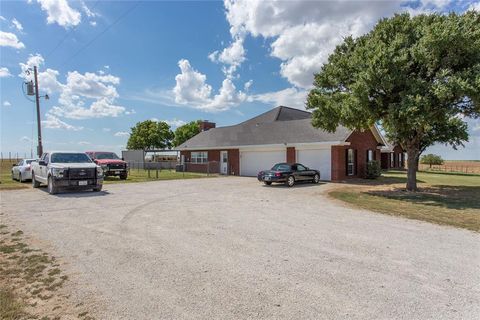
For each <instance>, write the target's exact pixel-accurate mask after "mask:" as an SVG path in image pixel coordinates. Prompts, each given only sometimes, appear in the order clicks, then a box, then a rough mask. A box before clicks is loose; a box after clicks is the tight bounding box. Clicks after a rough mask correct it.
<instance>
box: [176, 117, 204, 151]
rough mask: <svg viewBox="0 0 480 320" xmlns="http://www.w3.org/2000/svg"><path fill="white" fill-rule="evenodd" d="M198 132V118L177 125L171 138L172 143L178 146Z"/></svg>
mask: <svg viewBox="0 0 480 320" xmlns="http://www.w3.org/2000/svg"><path fill="white" fill-rule="evenodd" d="M199 133H200V120H197V121H191V122H189V123H187V124H184V125H183V126H180V127H178V128H177V129H176V130H175V138H174V139H173V145H174V146H175V147H178V146H179V145H181V144H182V143H184V142H185V141H187V140H188V139H190V138H192V137H194V136H196V135H197V134H199Z"/></svg>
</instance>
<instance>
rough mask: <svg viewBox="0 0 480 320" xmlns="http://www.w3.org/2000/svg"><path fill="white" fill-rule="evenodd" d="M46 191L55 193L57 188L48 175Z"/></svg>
mask: <svg viewBox="0 0 480 320" xmlns="http://www.w3.org/2000/svg"><path fill="white" fill-rule="evenodd" d="M47 188H48V193H50V194H55V193H57V188H56V187H55V182H54V181H53V178H52V176H49V177H48V186H47Z"/></svg>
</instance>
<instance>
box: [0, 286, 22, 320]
mask: <svg viewBox="0 0 480 320" xmlns="http://www.w3.org/2000/svg"><path fill="white" fill-rule="evenodd" d="M25 315H26V314H25V303H24V302H23V301H22V300H21V299H19V298H18V297H17V296H16V294H15V292H14V291H13V290H12V289H11V288H0V317H1V319H4V320H15V319H20V318H21V317H23V316H25Z"/></svg>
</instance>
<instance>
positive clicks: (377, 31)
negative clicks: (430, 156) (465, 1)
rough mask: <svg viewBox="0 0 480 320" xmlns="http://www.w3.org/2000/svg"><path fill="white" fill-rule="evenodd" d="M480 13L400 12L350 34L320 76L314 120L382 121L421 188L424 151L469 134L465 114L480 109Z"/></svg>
mask: <svg viewBox="0 0 480 320" xmlns="http://www.w3.org/2000/svg"><path fill="white" fill-rule="evenodd" d="M479 103H480V14H479V13H478V12H475V11H470V12H467V13H464V14H461V15H459V14H455V13H451V14H449V15H440V14H428V15H425V14H424V15H418V16H414V17H411V16H410V15H409V14H407V13H405V14H397V15H395V16H393V17H392V18H386V19H382V20H380V21H379V22H378V23H377V25H376V26H375V27H374V29H373V30H372V31H370V32H369V33H367V34H365V35H364V36H361V37H359V38H355V39H354V38H352V37H347V38H346V39H345V40H344V42H343V43H342V44H340V45H339V46H337V48H336V49H335V51H334V52H333V53H332V54H331V55H330V56H329V58H328V62H327V63H326V64H324V65H323V67H322V68H321V70H320V72H319V73H318V74H316V75H315V80H314V88H313V89H312V90H311V91H310V93H309V95H308V98H307V108H309V109H312V110H313V117H312V123H313V125H314V126H316V127H319V128H323V129H325V130H328V131H331V132H332V131H335V130H336V128H337V126H338V125H344V126H346V127H348V128H350V129H365V128H368V127H370V126H371V125H373V124H375V123H380V124H381V126H382V127H383V128H384V130H385V131H386V133H387V137H388V138H389V139H390V140H391V141H393V142H396V143H399V144H400V145H401V146H402V147H403V148H404V149H406V151H407V155H408V182H407V189H408V190H416V189H417V186H416V171H417V167H418V159H419V157H420V154H421V153H422V152H423V151H424V150H425V149H426V148H427V147H428V146H431V145H432V144H434V143H437V142H439V143H445V144H449V145H451V146H453V147H454V148H456V147H458V146H460V145H463V143H464V142H465V141H468V131H467V124H466V123H465V121H464V117H474V118H475V117H479V116H480V107H479Z"/></svg>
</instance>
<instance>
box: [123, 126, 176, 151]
mask: <svg viewBox="0 0 480 320" xmlns="http://www.w3.org/2000/svg"><path fill="white" fill-rule="evenodd" d="M172 139H173V132H172V130H170V126H169V125H168V124H167V123H166V122H163V121H158V122H157V121H153V120H146V121H142V122H138V123H137V124H136V125H135V127H133V128H131V133H130V138H129V139H128V142H127V149H141V150H149V149H165V148H170V147H171V146H172Z"/></svg>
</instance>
